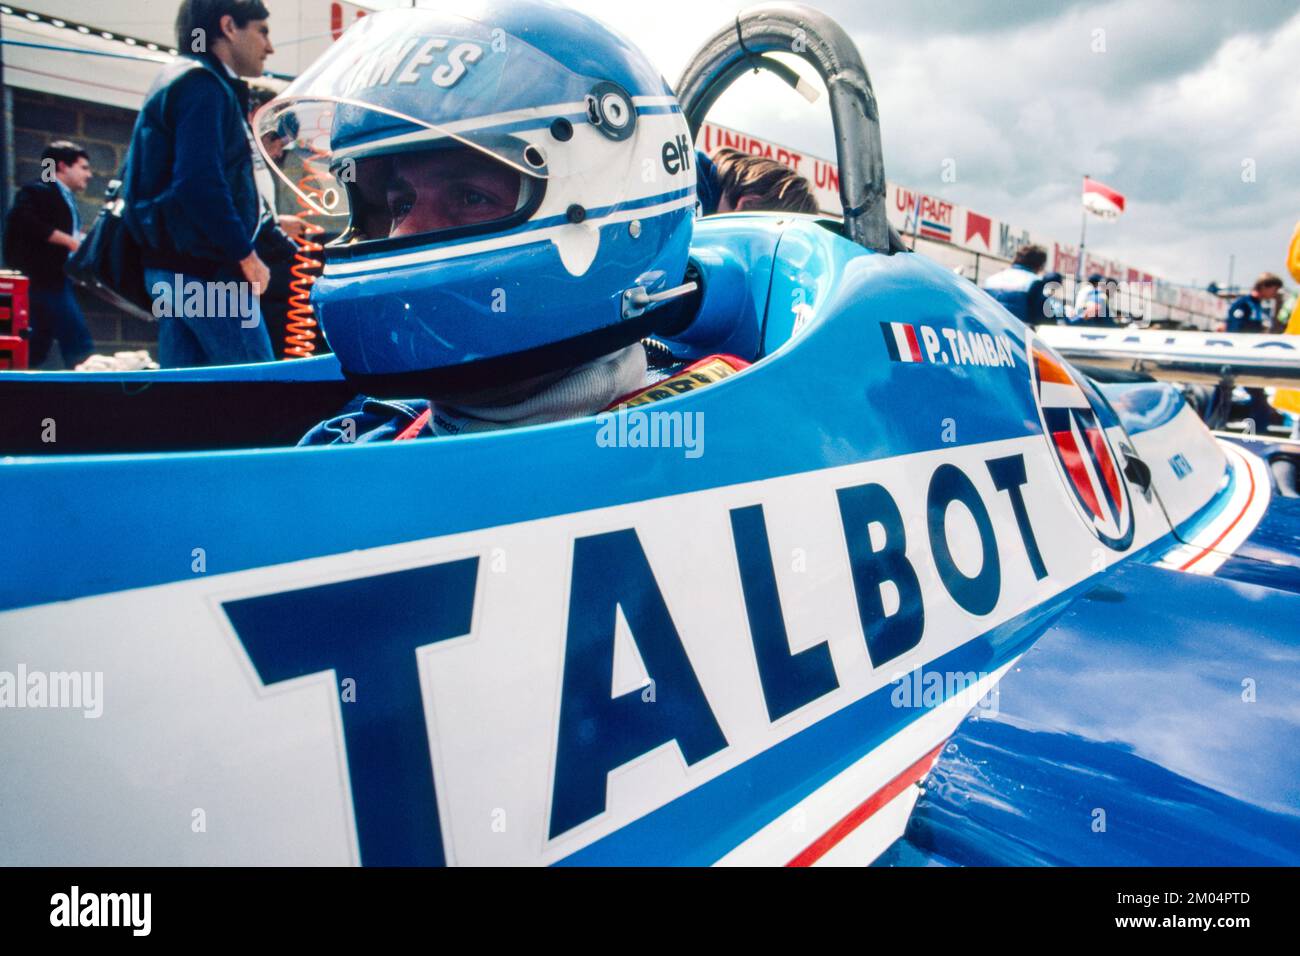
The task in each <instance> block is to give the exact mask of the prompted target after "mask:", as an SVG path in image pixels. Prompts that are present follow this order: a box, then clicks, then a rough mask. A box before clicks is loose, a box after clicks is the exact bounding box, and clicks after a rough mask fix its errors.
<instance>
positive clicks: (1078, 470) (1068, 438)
mask: <svg viewBox="0 0 1300 956" xmlns="http://www.w3.org/2000/svg"><path fill="white" fill-rule="evenodd" d="M1052 441H1054V442H1055V443H1056V450H1057V451H1058V452H1059V453H1060V455H1061V461H1062V462H1063V463H1064V464H1065V470H1066V471H1068V472H1069V473H1070V480H1071V481H1073V482H1074V486H1075V488H1077V489H1078V491H1079V495H1080V497H1082V498H1083V503H1084V504H1085V505H1087V506H1088V510H1089V511H1091V512H1092V513H1093V514H1094V515H1096V516H1097V518H1098V519H1100V518H1101V516H1102V515H1101V505H1099V504H1098V503H1097V495H1096V494H1095V493H1094V492H1093V490H1092V482H1091V481H1089V480H1088V470H1087V469H1086V468H1084V467H1083V455H1081V454H1080V453H1079V446H1078V445H1076V444H1075V443H1074V435H1073V434H1072V433H1070V432H1052Z"/></svg>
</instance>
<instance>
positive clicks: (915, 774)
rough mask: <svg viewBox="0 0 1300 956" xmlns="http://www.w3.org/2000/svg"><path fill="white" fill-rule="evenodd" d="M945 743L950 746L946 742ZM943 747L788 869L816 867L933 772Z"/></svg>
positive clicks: (849, 816) (880, 792)
mask: <svg viewBox="0 0 1300 956" xmlns="http://www.w3.org/2000/svg"><path fill="white" fill-rule="evenodd" d="M943 743H947V741H944V742H943ZM943 743H941V744H939V746H938V747H935V748H934V749H933V750H931V751H930V752H929V753H928V754H926V755H925V756H924V757H922V758H921V759H920V760H918V761H917V762H916V763H914V764H912V766H910V767H908V768H907V769H906V770H904V771H903V772H902V773H900V774H899V775H898V776H897V777H895V778H894V779H893V780H891V781H889V783H887V784H885V785H884V786H883V787H881V788H880V789H879V790H877V791H876V792H875V793H873V794H872V795H871V796H869V797H868V798H867V799H866V800H864V801H862V803H860V804H858V806H857V807H855V808H854V809H853V810H851V811H850V812H849V813H848V814H847V815H846V816H845V817H844V818H843V819H841V820H840V821H839V822H838V823H836V824H835V826H833V827H831V828H830V829H829V830H827V831H826V832H825V833H823V834H822V835H821V836H820V837H818V838H817V839H816V840H815V841H813V842H812V843H811V844H809V845H808V847H806V848H805V849H804V850H803V851H802V852H801V853H800V854H799V855H798V856H796V857H795V858H794V859H793V860H791V861H790V862H789V863H787V864H786V866H812V865H813V864H814V863H816V862H817V861H818V860H820V859H821V858H822V857H824V856H825V855H826V854H827V853H829V852H830V850H831V848H832V847H834V846H835V845H836V844H837V843H839V842H840V841H841V840H843V839H844V838H845V837H846V836H848V835H849V834H850V833H852V832H853V831H854V830H856V829H857V828H858V827H860V826H862V824H864V823H866V822H867V820H868V819H870V818H871V815H872V814H873V813H875V812H876V811H877V810H879V809H880V808H881V807H883V806H884V805H885V804H887V803H888V802H889V801H890V800H893V799H894V797H896V796H898V795H899V794H900V793H902V792H903V791H904V790H906V789H907V788H908V787H910V786H911V785H912V784H914V783H916V782H917V781H918V780H920V779H921V778H922V777H924V776H925V775H926V774H927V773H929V772H930V766H931V765H932V764H933V763H934V758H935V757H937V756H938V755H939V751H940V750H941V749H942V748H943Z"/></svg>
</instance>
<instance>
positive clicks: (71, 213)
mask: <svg viewBox="0 0 1300 956" xmlns="http://www.w3.org/2000/svg"><path fill="white" fill-rule="evenodd" d="M92 175H93V173H92V171H91V168H90V158H89V157H88V156H87V154H86V151H85V150H84V149H82V148H81V147H80V146H78V145H76V144H75V143H69V142H67V141H66V140H59V141H58V142H54V143H50V145H49V146H47V147H45V152H44V153H42V154H41V179H40V180H38V181H36V182H34V183H28V184H27V185H26V186H24V187H23V188H22V189H20V190H19V191H18V196H17V198H15V199H14V205H13V208H12V209H11V210H10V211H9V216H8V219H7V221H6V222H5V238H4V255H5V261H6V262H7V263H8V264H9V266H10V267H11V268H14V269H17V270H19V271H20V272H23V273H24V274H26V276H27V278H28V279H29V280H30V284H29V285H28V293H29V296H30V309H31V319H32V336H31V340H30V350H31V351H30V355H29V361H28V364H29V365H30V366H31V367H32V368H38V367H39V366H40V365H41V363H43V362H44V361H45V357H46V356H47V355H48V354H49V351H50V346H51V345H52V344H53V343H54V340H55V339H58V340H59V351H60V352H61V353H62V354H63V364H64V366H65V367H67V368H73V367H74V366H75V365H77V363H79V362H81V361H83V360H84V359H85V358H86V357H87V356H88V355H90V353H91V352H93V351H94V350H95V342H94V340H93V339H92V338H91V336H90V330H89V329H87V328H86V320H85V318H84V317H83V316H82V314H81V308H80V307H79V306H78V305H77V300H76V298H75V297H74V296H73V294H72V285H71V283H70V282H69V281H68V277H67V275H66V274H65V273H64V271H63V267H64V264H65V263H67V261H68V256H69V255H71V254H72V253H74V252H76V251H77V247H78V246H79V245H81V235H82V233H81V215H80V213H79V212H78V211H77V199H76V194H77V193H79V192H83V191H84V190H85V188H86V185H87V184H88V183H89V182H90V177H91V176H92Z"/></svg>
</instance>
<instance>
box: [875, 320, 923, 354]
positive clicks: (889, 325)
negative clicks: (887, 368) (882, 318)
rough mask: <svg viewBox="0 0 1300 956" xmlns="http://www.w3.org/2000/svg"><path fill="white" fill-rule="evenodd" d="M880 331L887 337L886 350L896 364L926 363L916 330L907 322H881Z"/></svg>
mask: <svg viewBox="0 0 1300 956" xmlns="http://www.w3.org/2000/svg"><path fill="white" fill-rule="evenodd" d="M880 331H881V332H882V333H883V334H884V336H885V348H886V349H887V350H888V351H889V357H890V358H891V359H893V360H894V361H895V362H924V361H925V359H923V358H922V357H921V343H920V341H919V340H918V339H917V337H916V329H914V328H913V327H912V326H910V325H908V324H907V323H906V322H881V323H880Z"/></svg>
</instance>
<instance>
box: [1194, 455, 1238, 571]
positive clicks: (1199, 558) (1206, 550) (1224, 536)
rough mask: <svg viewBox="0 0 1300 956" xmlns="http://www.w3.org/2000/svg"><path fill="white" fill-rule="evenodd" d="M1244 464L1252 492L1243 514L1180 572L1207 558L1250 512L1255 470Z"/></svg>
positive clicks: (1234, 519)
mask: <svg viewBox="0 0 1300 956" xmlns="http://www.w3.org/2000/svg"><path fill="white" fill-rule="evenodd" d="M1234 454H1235V452H1234ZM1238 457H1240V456H1238ZM1242 464H1244V465H1245V466H1246V474H1247V475H1248V476H1250V491H1249V493H1248V494H1247V495H1246V503H1245V505H1243V506H1242V509H1241V514H1239V515H1237V517H1235V518H1233V519H1232V524H1230V525H1228V526H1227V527H1226V528H1224V529H1223V533H1222V534H1220V535H1219V536H1218V537H1217V538H1215V539H1214V540H1213V541H1211V542H1210V543H1209V544H1208V545H1207V546H1206V547H1205V549H1204V550H1203V551H1201V553H1200V554H1198V555H1197V556H1196V557H1194V558H1192V559H1191V560H1190V561H1188V562H1187V563H1186V564H1184V565H1183V566H1182V567H1181V568H1179V569H1178V570H1179V571H1186V570H1187V569H1188V568H1190V567H1191V566H1192V565H1193V564H1195V563H1196V562H1197V561H1199V560H1201V558H1203V557H1205V556H1206V555H1207V554H1209V553H1210V552H1211V551H1213V550H1214V549H1215V548H1216V547H1217V546H1218V544H1219V542H1220V541H1222V540H1223V539H1224V538H1226V537H1227V536H1228V532H1229V531H1231V530H1232V529H1233V528H1235V527H1237V522H1238V521H1240V520H1241V519H1242V518H1243V517H1245V515H1246V512H1247V511H1249V510H1250V503H1251V502H1252V501H1253V500H1254V499H1255V469H1253V468H1251V467H1250V463H1249V462H1247V461H1246V460H1245V459H1244V458H1243V459H1242Z"/></svg>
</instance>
